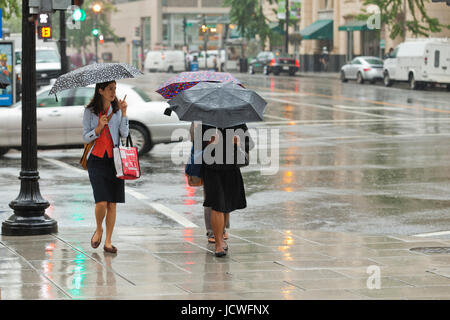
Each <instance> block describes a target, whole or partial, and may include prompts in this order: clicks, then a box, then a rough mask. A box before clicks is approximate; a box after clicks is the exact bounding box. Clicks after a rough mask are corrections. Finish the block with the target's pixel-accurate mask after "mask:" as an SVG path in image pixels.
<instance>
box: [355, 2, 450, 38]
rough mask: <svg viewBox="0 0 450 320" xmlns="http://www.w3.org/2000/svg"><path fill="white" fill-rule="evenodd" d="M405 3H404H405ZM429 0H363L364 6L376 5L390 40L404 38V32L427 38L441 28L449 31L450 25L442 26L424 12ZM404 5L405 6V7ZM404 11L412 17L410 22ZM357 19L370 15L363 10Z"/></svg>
mask: <svg viewBox="0 0 450 320" xmlns="http://www.w3.org/2000/svg"><path fill="white" fill-rule="evenodd" d="M405 1H406V3H405ZM427 3H431V1H430V0H365V1H364V5H366V6H367V5H376V6H378V8H379V9H380V15H381V19H380V20H381V24H383V25H388V26H390V34H389V36H390V38H391V39H395V38H396V37H397V36H401V37H402V38H405V35H406V32H407V31H409V32H411V33H412V34H413V35H414V36H425V37H427V36H429V34H430V33H435V32H440V31H442V28H447V29H450V25H443V24H441V23H440V22H439V20H438V19H437V18H433V17H430V16H429V15H428V13H427V11H426V8H425V6H426V4H427ZM405 5H406V6H405ZM405 9H406V10H407V11H409V12H410V13H411V15H412V20H407V19H406V13H405ZM363 12H364V13H363V14H360V15H358V19H367V18H368V17H370V15H371V14H367V12H366V11H365V10H363Z"/></svg>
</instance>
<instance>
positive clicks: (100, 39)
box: [98, 34, 105, 44]
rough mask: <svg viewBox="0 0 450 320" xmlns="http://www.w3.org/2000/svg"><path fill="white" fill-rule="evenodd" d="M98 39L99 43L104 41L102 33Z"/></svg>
mask: <svg viewBox="0 0 450 320" xmlns="http://www.w3.org/2000/svg"><path fill="white" fill-rule="evenodd" d="M98 41H99V42H100V43H101V44H103V43H105V38H104V37H103V35H102V34H101V35H99V36H98Z"/></svg>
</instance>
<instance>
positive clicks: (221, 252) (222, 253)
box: [215, 251, 227, 258]
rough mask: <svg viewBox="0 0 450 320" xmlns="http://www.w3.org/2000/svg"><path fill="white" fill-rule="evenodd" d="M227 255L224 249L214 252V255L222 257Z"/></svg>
mask: <svg viewBox="0 0 450 320" xmlns="http://www.w3.org/2000/svg"><path fill="white" fill-rule="evenodd" d="M226 255H227V253H226V252H225V251H220V252H216V253H215V256H216V257H219V258H220V257H223V256H226Z"/></svg>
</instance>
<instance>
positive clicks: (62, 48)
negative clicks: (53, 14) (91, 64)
mask: <svg viewBox="0 0 450 320" xmlns="http://www.w3.org/2000/svg"><path fill="white" fill-rule="evenodd" d="M59 30H60V35H59V54H60V55H61V74H65V73H67V72H69V66H68V61H67V53H66V46H67V39H66V12H65V11H64V10H60V11H59Z"/></svg>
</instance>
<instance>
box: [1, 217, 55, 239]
mask: <svg viewBox="0 0 450 320" xmlns="http://www.w3.org/2000/svg"><path fill="white" fill-rule="evenodd" d="M57 232H58V224H57V222H56V221H55V220H53V219H51V218H50V217H49V216H48V215H46V214H44V215H43V216H39V217H21V216H18V215H15V214H13V215H12V216H11V217H9V218H8V220H6V221H4V222H3V223H2V235H4V236H36V235H44V234H50V233H57Z"/></svg>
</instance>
